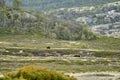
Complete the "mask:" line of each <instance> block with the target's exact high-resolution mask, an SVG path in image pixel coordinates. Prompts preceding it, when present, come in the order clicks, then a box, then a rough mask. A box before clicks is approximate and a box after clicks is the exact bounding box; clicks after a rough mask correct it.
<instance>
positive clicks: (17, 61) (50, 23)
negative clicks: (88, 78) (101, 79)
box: [0, 0, 120, 80]
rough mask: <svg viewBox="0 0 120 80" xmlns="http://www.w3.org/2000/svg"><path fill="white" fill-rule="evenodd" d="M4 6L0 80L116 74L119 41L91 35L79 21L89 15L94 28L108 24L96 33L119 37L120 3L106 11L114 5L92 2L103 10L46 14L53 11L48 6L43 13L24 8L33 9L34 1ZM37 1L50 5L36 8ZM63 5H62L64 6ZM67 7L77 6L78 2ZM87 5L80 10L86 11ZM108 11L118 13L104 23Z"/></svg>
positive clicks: (67, 79) (0, 15) (1, 5)
mask: <svg viewBox="0 0 120 80" xmlns="http://www.w3.org/2000/svg"><path fill="white" fill-rule="evenodd" d="M7 1H8V2H9V3H10V4H8V2H5V0H1V1H0V73H2V74H3V75H4V77H2V78H0V80H46V79H47V80H76V79H75V78H73V77H69V76H65V74H64V73H66V72H68V73H71V72H73V73H76V72H78V73H79V72H106V71H110V72H111V71H116V72H120V38H119V37H113V36H112V37H111V36H109V37H107V36H101V35H98V34H95V33H93V31H92V30H91V28H90V26H91V25H90V24H88V23H87V22H86V21H84V19H85V20H86V18H85V17H82V16H88V14H90V15H92V16H90V15H89V16H90V17H92V19H93V20H92V21H93V22H92V23H93V24H92V25H99V24H109V23H110V24H111V25H110V26H109V27H108V26H105V25H104V26H105V27H102V29H101V27H100V28H99V27H98V28H99V29H100V30H102V31H106V30H109V29H115V30H117V31H118V32H119V26H118V25H119V19H120V18H119V15H118V12H120V5H119V2H117V3H110V4H108V5H109V6H106V4H107V3H108V2H112V1H113V2H114V0H104V1H103V0H102V1H101V0H92V1H93V2H94V1H98V2H99V3H101V5H104V6H102V7H100V5H99V6H97V7H95V8H94V7H92V8H91V5H93V4H92V3H90V5H88V7H77V6H75V7H77V8H66V9H65V8H64V9H57V8H56V9H57V10H50V9H51V8H52V7H53V6H54V5H47V6H49V7H48V9H47V8H46V7H44V8H43V10H46V11H39V10H36V11H35V8H34V7H33V8H34V10H33V11H32V10H26V8H25V7H26V5H27V4H28V3H29V4H30V5H29V6H31V5H32V3H33V2H32V0H30V1H31V2H29V1H28V0H23V2H22V1H21V0H13V2H11V0H7ZM24 1H25V2H27V3H25V2H24ZM39 1H40V4H42V3H46V4H48V3H52V2H50V1H51V0H49V1H43V0H36V1H34V4H36V3H38V2H39ZM55 1H56V0H55ZM55 1H54V2H55ZM66 1H67V0H66ZM66 1H63V2H62V1H61V2H62V3H63V4H66V3H67V2H66ZM69 1H70V2H71V1H72V3H74V4H77V3H76V1H77V0H69ZM79 1H83V2H84V0H78V3H79ZM87 1H88V2H89V0H86V2H87ZM107 1H108V2H107ZM61 2H60V3H61ZM86 2H85V3H82V4H86V5H87V3H86ZM103 3H105V4H103ZM34 4H33V5H34ZM113 4H116V5H113ZM61 5H62V4H61ZM71 5H73V4H71ZM36 6H37V5H36ZM40 6H41V5H40ZM65 6H66V7H69V6H68V5H67V4H66V5H65ZM95 6H96V5H95ZM57 7H58V8H60V7H61V6H60V5H58V6H57ZM90 8H91V10H90ZM79 9H80V10H82V11H80V12H79V11H78V10H79ZM93 9H94V10H93ZM109 9H110V12H111V11H112V9H115V10H117V13H114V15H112V16H111V17H113V16H114V18H113V19H111V17H109V16H108V17H107V13H108V12H109ZM49 10H50V11H49ZM75 10H76V11H78V12H76V11H75ZM92 11H93V12H92ZM103 12H105V13H104V14H103V15H102V13H103ZM113 12H114V11H113ZM98 13H100V14H98ZM50 15H51V16H50ZM78 17H79V18H78ZM83 18H84V19H83ZM106 18H107V20H106ZM76 20H78V21H76ZM114 21H115V22H114ZM116 25H117V27H116ZM99 26H101V25H99ZM28 65H32V66H28ZM33 65H36V66H33ZM24 66H26V67H24ZM39 66H41V67H39ZM21 67H23V68H21ZM44 67H47V68H44ZM8 72H10V73H8ZM108 75H109V74H108ZM108 75H107V76H108ZM98 76H106V75H105V74H103V75H102V74H101V75H98ZM118 80H119V78H118Z"/></svg>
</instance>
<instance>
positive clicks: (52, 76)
mask: <svg viewBox="0 0 120 80" xmlns="http://www.w3.org/2000/svg"><path fill="white" fill-rule="evenodd" d="M0 80H76V79H75V78H73V77H68V76H64V74H62V73H60V72H56V71H52V70H49V69H47V68H40V67H37V66H33V65H31V66H26V67H23V68H21V69H20V70H19V71H16V72H11V73H6V74H5V75H4V77H2V78H0Z"/></svg>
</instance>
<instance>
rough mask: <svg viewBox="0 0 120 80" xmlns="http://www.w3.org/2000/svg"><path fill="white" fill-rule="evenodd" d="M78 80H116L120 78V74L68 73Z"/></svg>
mask: <svg viewBox="0 0 120 80" xmlns="http://www.w3.org/2000/svg"><path fill="white" fill-rule="evenodd" d="M66 75H70V76H73V77H75V78H77V80H116V79H118V78H120V73H119V72H86V73H66Z"/></svg>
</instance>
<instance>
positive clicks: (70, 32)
mask: <svg viewBox="0 0 120 80" xmlns="http://www.w3.org/2000/svg"><path fill="white" fill-rule="evenodd" d="M20 3H21V2H20ZM14 4H15V2H14ZM16 4H18V3H16ZM14 6H16V5H13V7H11V8H10V7H7V6H6V7H4V8H2V7H0V8H1V11H0V14H1V15H0V20H1V22H0V34H13V35H16V34H18V35H21V34H32V35H42V36H46V37H48V38H54V39H63V40H80V39H86V40H91V39H95V38H96V36H95V35H94V34H93V33H92V31H91V30H90V29H88V27H87V25H83V24H79V23H76V22H74V21H65V20H58V19H54V18H49V17H47V16H46V15H45V14H43V13H42V12H28V11H25V10H22V9H20V5H18V6H17V9H16V8H14Z"/></svg>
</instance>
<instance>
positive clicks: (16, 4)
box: [13, 0, 22, 9]
mask: <svg viewBox="0 0 120 80" xmlns="http://www.w3.org/2000/svg"><path fill="white" fill-rule="evenodd" d="M21 5H22V0H13V8H14V9H20V8H21Z"/></svg>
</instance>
